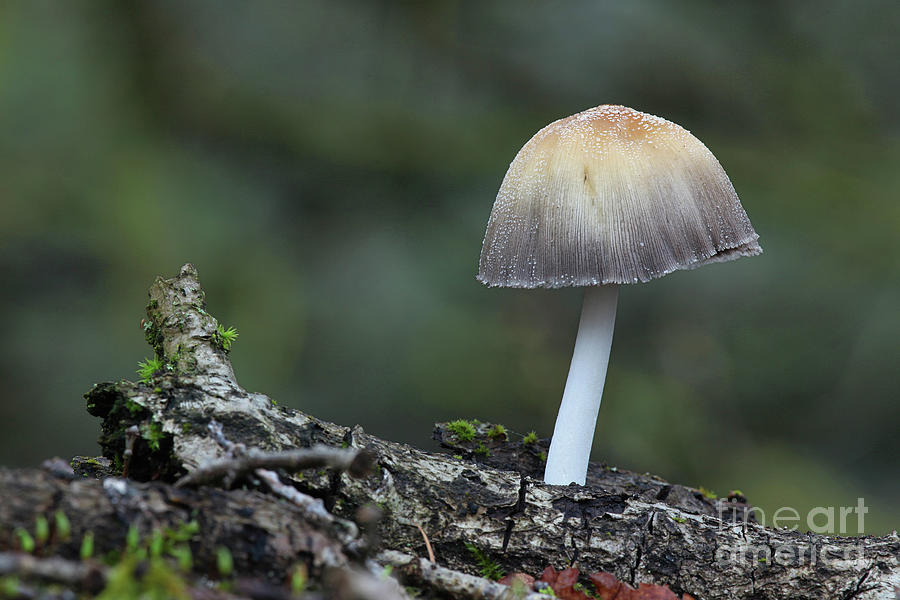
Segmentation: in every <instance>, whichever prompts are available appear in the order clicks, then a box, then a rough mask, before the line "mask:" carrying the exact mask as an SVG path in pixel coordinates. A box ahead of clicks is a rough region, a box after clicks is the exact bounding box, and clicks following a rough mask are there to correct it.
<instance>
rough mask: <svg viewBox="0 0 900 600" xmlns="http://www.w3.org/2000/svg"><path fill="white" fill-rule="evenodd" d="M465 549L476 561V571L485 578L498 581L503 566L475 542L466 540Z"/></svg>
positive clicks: (500, 577)
mask: <svg viewBox="0 0 900 600" xmlns="http://www.w3.org/2000/svg"><path fill="white" fill-rule="evenodd" d="M466 550H468V551H469V552H470V553H471V554H472V557H473V558H474V559H475V562H476V563H478V571H479V573H481V576H482V577H484V578H485V579H491V580H493V581H499V580H500V579H502V578H503V574H504V573H503V568H502V567H501V566H500V565H499V564H497V563H496V562H495V561H494V560H492V559H491V558H490V557H489V556H488V555H487V554H486V553H485V552H484V551H483V550H481V549H480V548H479V547H478V546H476V545H475V544H471V543H469V542H466Z"/></svg>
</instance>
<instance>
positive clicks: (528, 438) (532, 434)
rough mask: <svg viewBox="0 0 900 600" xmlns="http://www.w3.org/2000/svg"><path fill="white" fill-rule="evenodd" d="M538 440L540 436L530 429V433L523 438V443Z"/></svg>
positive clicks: (533, 442)
mask: <svg viewBox="0 0 900 600" xmlns="http://www.w3.org/2000/svg"><path fill="white" fill-rule="evenodd" d="M537 441H538V436H537V434H536V433H535V432H533V431H529V432H528V435H526V436H525V437H524V438H522V443H523V444H535V443H537Z"/></svg>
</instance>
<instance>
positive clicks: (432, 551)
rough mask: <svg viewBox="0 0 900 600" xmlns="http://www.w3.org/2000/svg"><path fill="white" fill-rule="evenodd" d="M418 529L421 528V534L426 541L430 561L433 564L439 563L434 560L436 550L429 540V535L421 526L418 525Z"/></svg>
mask: <svg viewBox="0 0 900 600" xmlns="http://www.w3.org/2000/svg"><path fill="white" fill-rule="evenodd" d="M416 527H418V528H419V533H421V534H422V539H424V540H425V548H426V549H427V550H428V560H430V561H431V562H432V563H433V564H437V561H436V560H435V559H434V549H433V548H432V547H431V540H429V539H428V535H426V534H425V530H424V529H422V526H421V525H419V524H418V523H416Z"/></svg>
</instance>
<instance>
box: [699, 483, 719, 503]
mask: <svg viewBox="0 0 900 600" xmlns="http://www.w3.org/2000/svg"><path fill="white" fill-rule="evenodd" d="M700 493H701V494H703V497H704V498H707V499H708V500H715V499H716V498H718V496H717V495H716V493H715V492H714V491H712V490H708V489H706V488H705V487H703V486H702V485H701V486H700Z"/></svg>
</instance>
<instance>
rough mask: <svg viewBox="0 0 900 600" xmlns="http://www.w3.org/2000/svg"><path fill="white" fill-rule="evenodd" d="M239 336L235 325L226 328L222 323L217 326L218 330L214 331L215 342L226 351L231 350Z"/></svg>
mask: <svg viewBox="0 0 900 600" xmlns="http://www.w3.org/2000/svg"><path fill="white" fill-rule="evenodd" d="M237 338H238V332H237V329H235V328H234V327H229V328H228V329H225V327H223V326H222V325H221V324H219V325H217V326H216V331H215V333H213V342H215V344H216V345H217V346H219V348H221V349H222V350H224V351H225V352H230V351H231V345H232V344H234V342H235V340H237Z"/></svg>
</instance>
